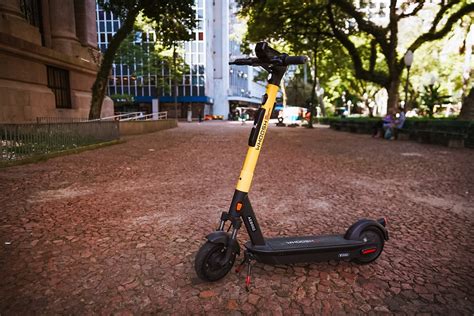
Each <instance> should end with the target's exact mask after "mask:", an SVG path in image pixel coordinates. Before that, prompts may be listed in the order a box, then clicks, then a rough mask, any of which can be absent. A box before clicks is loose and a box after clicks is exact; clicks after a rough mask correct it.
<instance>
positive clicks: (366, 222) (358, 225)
mask: <svg viewBox="0 0 474 316" xmlns="http://www.w3.org/2000/svg"><path fill="white" fill-rule="evenodd" d="M370 226H373V227H375V228H376V229H378V230H379V231H380V232H381V233H382V235H383V237H384V239H385V240H388V231H387V229H386V228H385V227H384V226H382V225H381V224H380V223H378V222H377V221H374V220H371V219H361V220H359V221H357V222H355V223H354V224H352V226H351V227H349V229H348V230H347V231H346V234H345V235H344V238H345V239H349V240H356V239H358V238H359V236H360V234H361V233H362V231H363V230H365V229H366V228H369V227H370Z"/></svg>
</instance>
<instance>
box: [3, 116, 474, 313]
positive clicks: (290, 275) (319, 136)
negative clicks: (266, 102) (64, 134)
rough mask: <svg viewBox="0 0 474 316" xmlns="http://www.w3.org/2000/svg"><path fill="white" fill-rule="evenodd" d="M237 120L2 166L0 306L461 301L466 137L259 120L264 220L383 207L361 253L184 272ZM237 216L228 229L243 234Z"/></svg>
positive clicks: (218, 308) (324, 222) (315, 306)
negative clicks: (407, 136)
mask: <svg viewBox="0 0 474 316" xmlns="http://www.w3.org/2000/svg"><path fill="white" fill-rule="evenodd" d="M250 127H251V126H250V124H248V125H245V126H241V125H240V124H234V123H226V122H222V123H208V122H206V123H204V124H200V125H199V124H197V123H193V124H185V123H182V124H180V126H179V128H176V129H172V130H167V131H162V132H158V133H153V134H148V135H143V136H135V137H130V138H128V139H127V142H126V143H123V144H119V145H115V146H111V147H106V148H102V149H98V150H93V151H87V152H83V153H80V154H77V155H70V156H64V157H59V158H55V159H51V160H49V161H47V162H43V163H38V164H31V165H24V166H17V167H11V168H7V169H2V170H0V243H1V244H0V280H1V281H0V314H2V315H11V314H17V315H24V314H56V313H59V314H74V315H78V314H120V315H127V314H147V313H153V314H176V315H184V314H190V313H199V314H216V315H217V314H219V315H222V314H224V313H233V314H235V315H240V314H253V313H257V312H259V313H261V314H262V315H269V314H270V313H273V314H287V315H296V314H321V313H323V314H329V313H334V314H343V313H348V314H366V313H377V314H378V313H383V312H390V313H402V314H403V313H406V314H414V313H418V312H419V313H423V312H424V313H436V314H444V315H447V314H467V315H472V314H473V313H474V274H473V267H474V243H473V240H474V233H473V222H474V150H469V149H451V148H447V147H440V146H432V145H424V144H418V143H415V142H408V141H384V140H381V139H373V138H371V137H370V136H367V135H357V134H349V133H344V132H335V131H332V130H329V129H326V128H315V129H313V130H308V129H303V128H278V127H273V126H272V127H271V128H270V130H269V132H268V133H267V138H266V143H265V144H264V148H263V152H262V154H261V157H260V161H259V165H258V166H257V170H256V175H255V178H254V184H253V187H252V190H251V192H250V197H251V200H252V203H253V207H254V209H255V211H256V213H257V217H258V219H259V223H260V225H261V228H262V231H263V232H264V234H265V235H266V236H277V235H295V234H301V235H304V234H327V233H343V232H344V231H345V230H346V229H347V228H348V227H349V226H350V225H351V224H352V223H353V222H355V221H356V220H357V219H359V218H363V217H367V218H379V217H382V216H386V217H387V219H388V229H389V234H390V240H389V241H388V242H387V243H386V245H385V250H384V253H383V254H382V255H381V257H380V258H379V259H378V260H377V261H376V262H375V263H373V264H370V265H365V266H360V265H357V264H355V263H350V262H329V263H317V264H308V265H297V266H276V267H275V266H269V265H263V264H255V265H254V270H253V287H252V289H251V292H250V293H247V292H246V291H245V282H244V281H245V273H242V274H240V275H239V274H236V273H234V272H233V271H231V272H230V273H229V275H228V276H227V277H225V278H224V279H223V280H221V281H218V282H216V283H203V282H201V281H200V280H199V279H197V277H196V275H195V272H194V267H193V263H194V256H195V253H196V251H197V250H198V248H199V247H200V245H201V244H202V243H203V242H204V236H205V235H206V234H207V233H209V232H211V231H212V230H213V229H215V228H216V226H217V223H218V219H219V216H220V213H221V211H223V210H227V209H228V207H229V203H230V199H231V197H232V194H233V191H234V186H235V183H236V179H237V177H238V175H239V172H240V168H241V165H242V161H243V158H244V155H245V152H246V148H247V139H248V133H249V131H250ZM247 238H248V237H247V235H246V233H245V231H244V230H242V231H241V233H240V235H239V239H240V241H241V242H244V241H246V240H247Z"/></svg>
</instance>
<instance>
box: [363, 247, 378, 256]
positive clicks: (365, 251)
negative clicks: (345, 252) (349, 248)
mask: <svg viewBox="0 0 474 316" xmlns="http://www.w3.org/2000/svg"><path fill="white" fill-rule="evenodd" d="M376 251H377V248H368V249H364V250H362V254H363V255H368V254H371V253H374V252H376Z"/></svg>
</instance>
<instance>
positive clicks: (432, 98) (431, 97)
mask: <svg viewBox="0 0 474 316" xmlns="http://www.w3.org/2000/svg"><path fill="white" fill-rule="evenodd" d="M450 98H451V96H449V95H443V94H442V92H441V88H440V85H439V84H437V85H434V84H430V85H427V86H425V87H424V89H423V92H422V93H421V95H420V99H421V103H422V104H423V105H424V106H426V108H427V109H428V115H429V117H430V118H431V117H433V114H434V113H433V110H434V107H435V105H441V104H444V103H448V102H449V100H450Z"/></svg>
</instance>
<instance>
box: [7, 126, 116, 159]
mask: <svg viewBox="0 0 474 316" xmlns="http://www.w3.org/2000/svg"><path fill="white" fill-rule="evenodd" d="M118 124H119V123H118V122H116V121H97V122H62V123H31V124H29V123H25V124H0V162H5V161H13V160H21V159H25V158H28V157H32V156H41V155H44V154H49V153H53V152H57V151H62V150H67V149H73V148H78V147H81V146H87V145H92V144H97V143H102V142H108V141H112V140H116V139H119V138H120V134H119V125H118Z"/></svg>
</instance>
